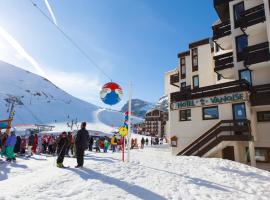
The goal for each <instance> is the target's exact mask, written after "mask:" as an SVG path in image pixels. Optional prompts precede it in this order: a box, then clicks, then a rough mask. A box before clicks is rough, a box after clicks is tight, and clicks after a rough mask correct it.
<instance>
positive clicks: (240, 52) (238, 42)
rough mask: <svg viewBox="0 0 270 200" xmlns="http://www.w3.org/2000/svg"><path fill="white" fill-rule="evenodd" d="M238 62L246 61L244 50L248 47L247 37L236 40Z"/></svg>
mask: <svg viewBox="0 0 270 200" xmlns="http://www.w3.org/2000/svg"><path fill="white" fill-rule="evenodd" d="M235 44H236V53H237V61H238V62H240V61H242V60H243V59H244V53H243V52H244V49H245V48H246V47H247V46H248V39H247V36H246V35H240V36H238V37H236V38H235Z"/></svg>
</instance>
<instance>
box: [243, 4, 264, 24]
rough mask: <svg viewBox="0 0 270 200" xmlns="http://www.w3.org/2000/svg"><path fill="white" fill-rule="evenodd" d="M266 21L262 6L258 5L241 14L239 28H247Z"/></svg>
mask: <svg viewBox="0 0 270 200" xmlns="http://www.w3.org/2000/svg"><path fill="white" fill-rule="evenodd" d="M265 20H266V18H265V11H264V4H260V5H258V6H255V7H253V8H250V9H248V10H245V11H244V12H242V13H241V19H240V21H239V26H240V27H241V28H247V27H249V26H252V25H255V24H258V23H262V22H264V21H265Z"/></svg>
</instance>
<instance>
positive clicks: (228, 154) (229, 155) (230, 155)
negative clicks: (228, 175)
mask: <svg viewBox="0 0 270 200" xmlns="http://www.w3.org/2000/svg"><path fill="white" fill-rule="evenodd" d="M222 158H223V159H227V160H232V161H235V158H234V147H233V146H227V147H225V148H224V149H222Z"/></svg>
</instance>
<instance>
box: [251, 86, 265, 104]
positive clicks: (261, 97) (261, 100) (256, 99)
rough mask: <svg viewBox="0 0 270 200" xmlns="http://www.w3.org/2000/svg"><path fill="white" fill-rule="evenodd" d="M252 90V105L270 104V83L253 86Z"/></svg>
mask: <svg viewBox="0 0 270 200" xmlns="http://www.w3.org/2000/svg"><path fill="white" fill-rule="evenodd" d="M251 91H252V92H251V95H250V103H251V106H263V105H270V84H265V85H256V86H253V87H252V90H251Z"/></svg>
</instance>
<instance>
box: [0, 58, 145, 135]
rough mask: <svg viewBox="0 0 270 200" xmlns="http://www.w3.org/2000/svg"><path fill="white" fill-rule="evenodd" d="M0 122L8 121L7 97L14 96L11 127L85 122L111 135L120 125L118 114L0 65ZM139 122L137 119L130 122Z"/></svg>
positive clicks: (62, 125)
mask: <svg viewBox="0 0 270 200" xmlns="http://www.w3.org/2000/svg"><path fill="white" fill-rule="evenodd" d="M0 71H1V73H0V120H1V119H6V118H8V107H9V106H10V104H9V101H10V97H12V96H16V97H17V102H16V106H15V116H14V123H13V124H14V125H19V124H36V123H37V124H49V123H50V124H57V125H61V127H66V123H67V122H69V121H71V120H72V119H77V120H78V121H79V122H80V121H87V122H88V123H89V125H88V128H89V129H92V130H100V131H106V132H108V131H111V130H112V127H119V126H121V125H122V124H123V120H124V116H123V114H122V113H121V112H118V111H112V110H106V109H102V108H100V107H98V106H96V105H93V104H91V103H88V102H85V101H82V100H80V99H78V98H75V97H73V96H71V95H70V94H68V93H66V92H65V91H63V90H61V89H60V88H58V87H57V86H56V85H54V84H53V83H51V82H50V81H49V80H47V79H45V78H43V77H41V76H38V75H36V74H33V73H30V72H28V71H25V70H22V69H20V68H18V67H15V66H13V65H10V64H8V63H5V62H2V61H0ZM134 120H140V119H134Z"/></svg>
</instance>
